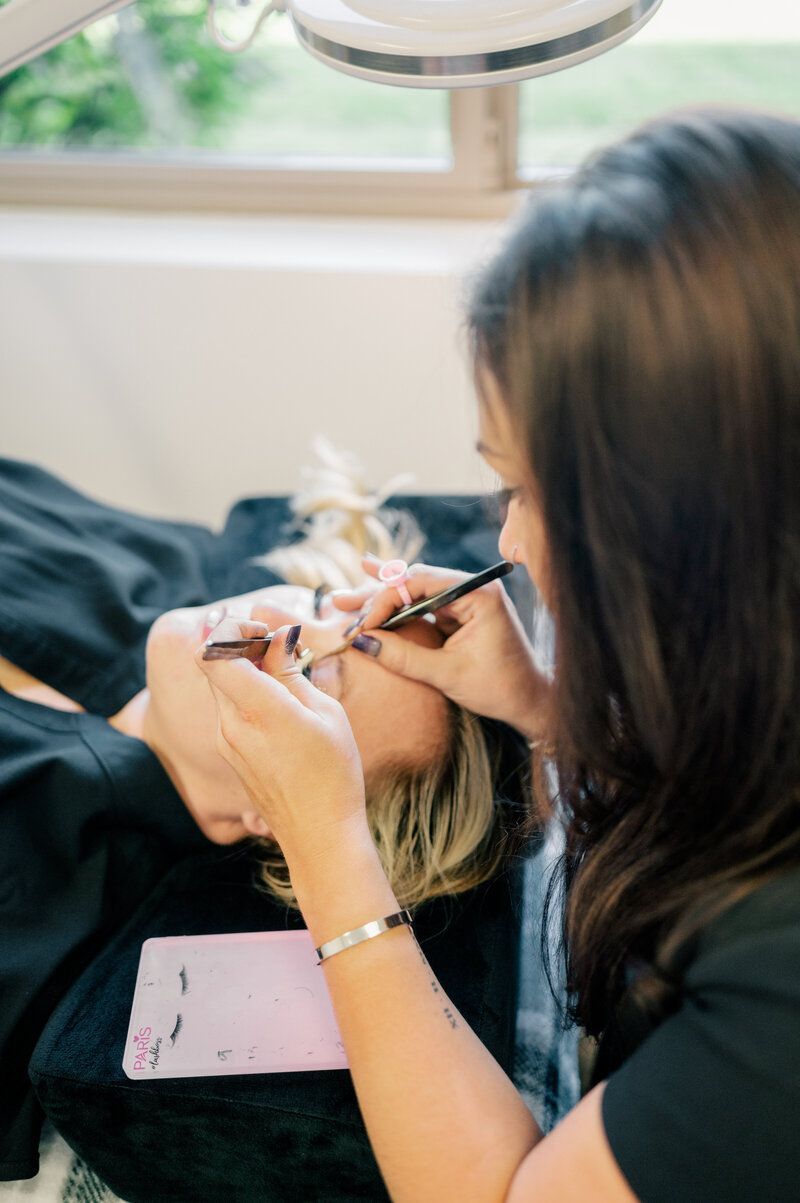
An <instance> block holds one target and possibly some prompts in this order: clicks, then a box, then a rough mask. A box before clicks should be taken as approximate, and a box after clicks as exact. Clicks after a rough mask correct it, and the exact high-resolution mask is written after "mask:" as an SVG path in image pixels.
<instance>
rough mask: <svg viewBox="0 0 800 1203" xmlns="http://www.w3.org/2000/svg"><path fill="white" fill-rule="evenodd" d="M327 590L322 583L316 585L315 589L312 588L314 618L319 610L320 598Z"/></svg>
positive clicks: (317, 616) (317, 615)
mask: <svg viewBox="0 0 800 1203" xmlns="http://www.w3.org/2000/svg"><path fill="white" fill-rule="evenodd" d="M327 592H328V590H327V589H326V588H325V586H324V585H317V587H316V589H315V590H314V617H315V618H319V612H320V607H321V605H322V599H323V597H324V596H325V594H326V593H327Z"/></svg>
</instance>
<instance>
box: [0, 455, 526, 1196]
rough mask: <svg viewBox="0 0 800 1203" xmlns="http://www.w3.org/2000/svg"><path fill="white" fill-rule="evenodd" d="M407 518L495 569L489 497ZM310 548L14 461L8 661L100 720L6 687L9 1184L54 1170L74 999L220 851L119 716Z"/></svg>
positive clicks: (441, 556)
mask: <svg viewBox="0 0 800 1203" xmlns="http://www.w3.org/2000/svg"><path fill="white" fill-rule="evenodd" d="M402 504H403V506H404V508H408V509H410V510H411V511H412V512H413V513H414V514H415V515H416V517H417V519H418V521H419V523H420V525H421V527H422V529H423V530H424V531H426V533H427V534H428V541H427V543H426V548H425V553H426V557H427V558H428V559H429V561H430V562H431V563H449V564H451V565H452V566H453V567H457V568H461V569H463V570H464V571H467V572H476V571H478V570H479V569H481V568H485V567H486V565H487V564H489V563H491V562H492V561H493V560H494V559H496V551H497V546H496V542H497V539H496V533H495V531H494V529H493V520H494V517H495V516H494V515H493V514H489V515H488V516H487V514H486V513H484V512H483V511H482V508H481V505H480V502H479V501H478V499H469V498H463V497H444V496H443V497H436V498H427V497H411V496H409V497H404V498H403V499H402ZM487 517H488V520H487ZM296 533H297V532H296V531H294V532H293V530H292V525H291V514H290V511H289V508H288V505H287V503H286V500H285V499H284V498H278V497H259V498H245V499H243V500H242V501H239V502H238V503H237V504H236V505H235V506H234V507H233V509H232V510H231V512H230V514H229V515H228V517H227V519H226V522H225V525H224V529H223V530H222V531H220V532H219V533H214V532H212V531H210V530H207V529H205V528H203V527H201V526H197V525H191V524H185V523H174V522H162V521H159V520H157V519H153V518H146V517H140V516H137V515H134V514H129V513H126V512H125V511H122V510H118V509H115V508H113V507H110V506H107V505H103V504H100V503H98V502H95V501H93V500H91V499H90V498H88V497H86V496H84V495H83V494H82V493H80V492H79V491H77V490H76V489H74V488H71V487H70V486H68V485H66V484H65V483H63V482H62V481H60V480H59V479H57V478H56V477H54V476H52V475H51V474H50V473H48V472H45V471H43V470H42V469H40V468H37V467H34V466H33V465H30V464H24V463H19V462H17V461H15V460H9V459H3V458H0V655H1V656H4V657H5V658H6V659H8V660H10V661H11V662H12V663H14V664H17V665H18V666H19V667H21V668H23V669H25V670H27V671H28V672H29V673H31V674H32V675H33V676H34V677H37V678H38V679H39V680H42V681H44V682H46V683H47V684H49V685H51V686H53V687H54V688H55V689H57V690H58V691H59V692H61V693H63V694H64V695H65V696H67V697H70V698H73V699H74V700H75V701H76V702H79V703H80V704H81V705H82V706H83V707H84V708H85V709H86V710H87V711H88V712H89V713H87V714H77V713H65V712H59V711H55V710H52V709H51V708H49V707H45V706H38V705H36V704H34V703H30V702H25V701H22V700H21V699H18V698H15V697H13V696H12V695H10V694H8V693H6V692H5V691H3V690H1V689H0V1179H11V1180H13V1179H17V1178H24V1177H30V1176H32V1175H34V1174H35V1173H36V1172H37V1169H38V1139H39V1131H40V1125H41V1112H40V1110H39V1107H38V1104H37V1103H36V1100H35V1098H34V1095H33V1092H32V1089H31V1087H30V1084H29V1081H28V1077H27V1069H28V1062H29V1060H30V1056H31V1053H32V1051H33V1048H34V1046H35V1044H36V1042H37V1039H38V1036H39V1034H40V1032H41V1031H42V1029H43V1027H44V1025H45V1023H46V1021H47V1019H48V1017H49V1016H50V1014H51V1013H52V1011H53V1009H54V1007H55V1005H56V1004H57V1002H58V1000H59V998H60V997H61V996H62V995H63V994H64V993H65V992H66V990H67V989H68V988H69V986H70V985H71V984H72V983H73V982H74V981H75V980H76V979H77V978H78V977H79V976H80V974H81V972H82V970H83V969H84V968H85V966H86V965H87V964H88V963H89V962H90V961H91V960H92V959H93V958H94V957H95V954H96V953H97V952H98V951H99V949H100V948H101V947H102V946H103V944H105V943H106V942H107V939H108V937H109V936H110V934H111V933H112V932H114V931H117V930H118V929H119V927H120V926H121V925H122V922H123V921H124V920H125V919H126V918H127V917H128V916H129V915H130V914H131V913H132V912H133V911H134V910H135V909H136V907H137V904H138V903H139V902H140V901H141V900H142V899H143V898H145V897H146V896H147V895H148V894H149V893H150V892H151V889H152V888H153V887H154V885H155V884H156V882H158V881H160V880H161V879H162V878H163V876H164V874H165V873H166V872H167V871H168V870H169V869H170V868H171V867H172V866H173V865H174V864H175V862H176V860H178V859H181V858H182V857H183V856H188V855H190V854H193V853H195V852H197V850H198V848H199V849H202V848H204V847H205V848H208V847H209V845H208V843H207V841H205V840H204V839H203V837H202V836H201V835H200V833H199V831H198V829H197V828H196V827H195V825H194V823H193V822H192V820H191V819H190V817H189V815H188V813H187V812H186V809H185V807H184V806H183V804H182V802H181V801H180V799H179V797H178V795H177V794H176V792H175V791H174V789H173V787H172V784H171V782H170V781H169V779H168V778H167V776H166V775H165V773H164V771H163V769H162V768H161V765H160V763H159V762H158V760H157V759H156V758H155V757H154V756H153V754H152V753H151V752H150V750H149V749H148V748H147V747H146V745H144V744H143V743H141V742H140V741H138V740H134V739H130V738H129V737H128V736H125V735H122V734H120V733H119V732H118V731H116V730H115V729H114V728H112V727H110V726H109V725H108V724H107V723H106V722H105V721H104V719H103V717H102V716H108V715H112V714H115V713H116V712H117V711H119V710H120V709H121V708H122V707H123V706H124V705H125V703H126V702H127V701H129V700H130V698H131V697H133V696H134V695H135V694H136V693H137V692H138V691H139V690H140V689H141V688H142V687H143V685H144V674H145V643H146V640H147V634H148V631H149V629H150V627H151V625H152V623H153V622H154V621H155V619H156V618H157V617H158V616H159V615H160V614H162V613H164V611H166V610H169V609H173V608H175V607H178V606H191V605H202V604H204V603H207V602H209V601H215V600H218V599H219V598H222V597H229V596H232V595H235V594H237V593H244V592H247V591H249V590H251V589H257V588H261V587H263V586H266V585H271V584H277V583H280V578H279V577H277V576H276V575H275V574H274V573H272V572H270V571H269V570H267V569H266V568H264V567H263V566H262V565H259V564H256V563H254V562H253V557H254V556H255V555H257V553H259V552H264V551H266V550H268V549H269V548H271V547H274V546H276V545H277V544H279V543H285V542H287V541H290V540H291V538H292V537H293V535H294V534H296ZM514 587H515V588H517V589H520V588H522V589H523V590H524V589H525V587H526V586H525V582H524V581H523V580H522V579H521V578H520V579H519V580H516V581H512V589H513V588H514ZM515 600H516V601H517V604H521V605H524V604H525V594H524V592H523V593H520V594H519V595H516V596H515Z"/></svg>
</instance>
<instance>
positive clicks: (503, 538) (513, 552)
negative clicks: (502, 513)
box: [497, 518, 522, 564]
mask: <svg viewBox="0 0 800 1203" xmlns="http://www.w3.org/2000/svg"><path fill="white" fill-rule="evenodd" d="M497 547H498V550H499V552H500V555H501V556H502V557H503V559H504V560H510V561H511V563H512V564H519V563H521V562H522V561H521V558H520V554H519V539H518V538H517V537H516V536H515V534H514V529H513V526H512V523H511V520H510V518H506V520H505V522H504V523H503V528H502V530H501V531H500V538H499V539H498V540H497Z"/></svg>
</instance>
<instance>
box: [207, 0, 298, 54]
mask: <svg viewBox="0 0 800 1203" xmlns="http://www.w3.org/2000/svg"><path fill="white" fill-rule="evenodd" d="M246 2H247V0H245V3H246ZM285 11H286V0H269V3H267V4H265V5H264V7H263V8H262V10H261V12H260V13H259V14H258V19H257V20H256V23H255V25H254V26H253V28H252V29H251V30H250V33H249V34H248V35H247V37H246V38H242V39H241V41H239V42H234V41H232V40H231V39H230V38H227V37H225V35H224V33H222V32H221V30H220V28H219V25H218V23H217V0H208V17H207V25H208V32H209V34H210V35H211V38H212V39H213V41H214V42H215V43H216V44H217V46H219V48H220V50H225V51H227V53H228V54H241V52H242V51H243V50H249V49H250V47H251V46H252V45H253V42H254V41H255V39H256V35H257V33H258V31H259V30H260V28H261V26H262V25H263V24H264V22H265V21H266V19H267V17H268V16H269V15H270V13H275V12H285Z"/></svg>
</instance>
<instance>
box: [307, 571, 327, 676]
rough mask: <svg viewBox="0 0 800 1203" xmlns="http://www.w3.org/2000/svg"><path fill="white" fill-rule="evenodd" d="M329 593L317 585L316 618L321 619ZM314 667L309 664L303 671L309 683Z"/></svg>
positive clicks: (315, 595) (322, 586)
mask: <svg viewBox="0 0 800 1203" xmlns="http://www.w3.org/2000/svg"><path fill="white" fill-rule="evenodd" d="M327 592H328V590H327V589H326V587H325V586H324V585H317V587H316V589H315V590H314V605H313V614H314V617H315V618H319V611H320V607H321V605H322V599H323V597H325V595H326V593H327ZM312 667H313V665H312V664H307V665H306V666H305V668H304V669H303V676H304V677H305V679H306V680H307V681H310V680H311V669H312Z"/></svg>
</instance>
